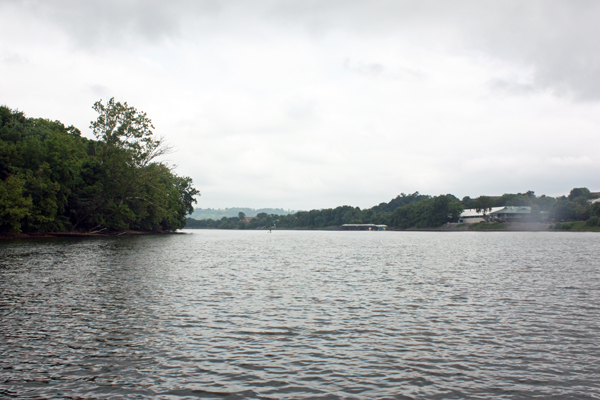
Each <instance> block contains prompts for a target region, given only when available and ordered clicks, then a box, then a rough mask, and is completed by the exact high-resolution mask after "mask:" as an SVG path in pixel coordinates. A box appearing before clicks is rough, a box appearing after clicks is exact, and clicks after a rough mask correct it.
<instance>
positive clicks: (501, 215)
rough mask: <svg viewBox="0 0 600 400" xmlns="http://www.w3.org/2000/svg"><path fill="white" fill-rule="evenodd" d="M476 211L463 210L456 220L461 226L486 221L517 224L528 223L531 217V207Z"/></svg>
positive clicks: (495, 208)
mask: <svg viewBox="0 0 600 400" xmlns="http://www.w3.org/2000/svg"><path fill="white" fill-rule="evenodd" d="M485 211H486V212H485V215H484V213H483V211H477V210H476V209H474V208H470V209H468V210H464V211H463V212H462V214H460V218H459V220H458V222H459V223H462V224H475V223H477V222H486V221H503V222H519V221H528V220H529V217H530V216H531V207H526V206H522V207H521V206H519V207H515V206H506V207H492V209H491V210H489V209H488V210H485Z"/></svg>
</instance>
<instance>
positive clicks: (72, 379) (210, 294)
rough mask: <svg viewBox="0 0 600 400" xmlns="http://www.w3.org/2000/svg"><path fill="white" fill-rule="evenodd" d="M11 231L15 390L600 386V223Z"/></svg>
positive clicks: (364, 391) (425, 395)
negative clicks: (508, 228) (95, 234)
mask: <svg viewBox="0 0 600 400" xmlns="http://www.w3.org/2000/svg"><path fill="white" fill-rule="evenodd" d="M185 232H187V234H185V235H158V236H140V237H120V238H96V239H59V238H57V239H38V240H18V241H5V242H0V292H1V296H0V318H1V321H0V322H1V324H0V398H20V399H34V398H35V399H43V398H72V399H88V398H102V399H138V398H139V399H141V398H156V399H193V398H213V399H246V398H247V399H296V398H313V399H338V398H344V399H379V398H389V399H463V398H465V399H535V398H538V399H600V234H597V233H560V232H537V233H536V232H318V231H274V232H273V233H271V234H269V233H268V232H266V231H225V230H196V231H192V230H190V231H185Z"/></svg>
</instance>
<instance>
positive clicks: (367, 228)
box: [342, 224, 387, 231]
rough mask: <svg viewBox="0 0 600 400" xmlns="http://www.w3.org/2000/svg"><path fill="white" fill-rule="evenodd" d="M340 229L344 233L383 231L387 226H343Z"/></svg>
mask: <svg viewBox="0 0 600 400" xmlns="http://www.w3.org/2000/svg"><path fill="white" fill-rule="evenodd" d="M342 229H343V230H345V231H385V230H386V229H387V225H375V224H344V225H342Z"/></svg>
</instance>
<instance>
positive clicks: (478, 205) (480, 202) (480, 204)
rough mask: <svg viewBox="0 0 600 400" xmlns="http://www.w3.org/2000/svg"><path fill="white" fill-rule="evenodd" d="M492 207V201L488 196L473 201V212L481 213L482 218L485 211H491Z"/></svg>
mask: <svg viewBox="0 0 600 400" xmlns="http://www.w3.org/2000/svg"><path fill="white" fill-rule="evenodd" d="M493 205H494V201H493V200H492V199H491V198H490V197H488V196H479V197H478V198H477V199H476V200H475V211H477V212H480V211H483V216H484V217H485V214H486V212H487V211H491V210H492V207H493Z"/></svg>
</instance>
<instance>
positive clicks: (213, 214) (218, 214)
mask: <svg viewBox="0 0 600 400" xmlns="http://www.w3.org/2000/svg"><path fill="white" fill-rule="evenodd" d="M241 212H242V213H244V215H245V216H246V217H256V216H257V215H258V214H260V213H267V214H275V215H287V214H293V213H295V212H296V211H292V210H284V209H283V208H259V209H254V208H248V207H230V208H224V209H214V208H196V209H195V210H194V212H193V213H192V215H190V218H193V219H221V218H223V217H227V218H231V217H235V216H238V215H239V213H241Z"/></svg>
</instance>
